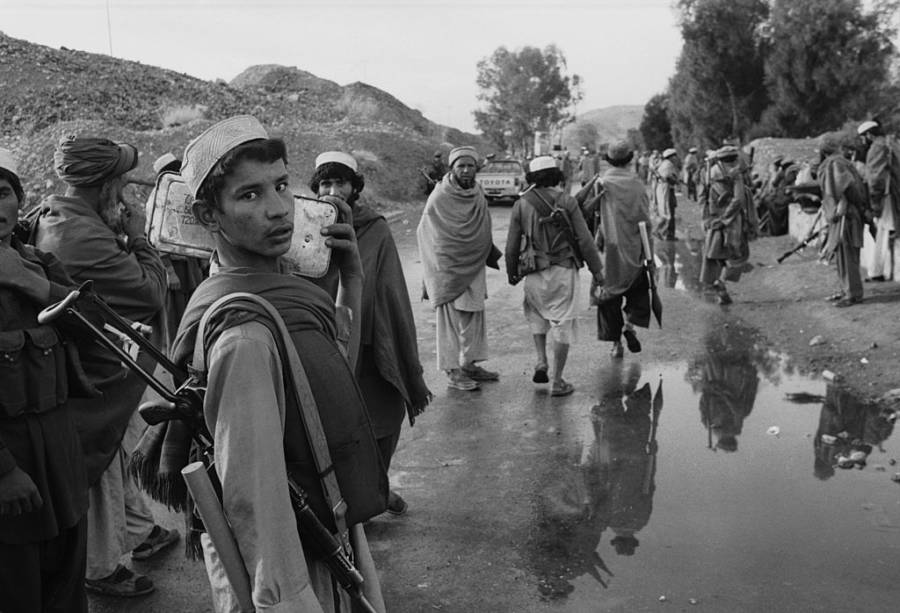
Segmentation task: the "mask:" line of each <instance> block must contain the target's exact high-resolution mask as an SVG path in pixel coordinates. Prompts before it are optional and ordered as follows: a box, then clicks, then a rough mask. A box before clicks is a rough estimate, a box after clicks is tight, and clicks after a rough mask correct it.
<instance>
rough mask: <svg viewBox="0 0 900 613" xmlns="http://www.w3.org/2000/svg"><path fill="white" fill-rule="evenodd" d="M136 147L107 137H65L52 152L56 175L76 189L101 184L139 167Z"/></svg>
mask: <svg viewBox="0 0 900 613" xmlns="http://www.w3.org/2000/svg"><path fill="white" fill-rule="evenodd" d="M137 163H138V150H137V149H136V148H135V147H134V145H129V144H127V143H114V142H113V141H111V140H109V139H107V138H92V137H76V136H74V135H66V136H63V137H62V138H61V139H59V144H58V145H57V147H56V151H55V152H54V153H53V167H54V169H55V170H56V175H57V176H58V177H59V178H60V179H62V180H63V181H65V182H66V183H67V184H69V185H72V186H75V187H87V186H92V185H100V184H102V183H104V182H106V181H108V180H109V179H112V178H114V177H118V176H120V175H124V174H125V173H126V172H128V171H129V170H131V169H132V168H134V167H135V166H137Z"/></svg>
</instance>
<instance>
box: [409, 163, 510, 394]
mask: <svg viewBox="0 0 900 613" xmlns="http://www.w3.org/2000/svg"><path fill="white" fill-rule="evenodd" d="M449 161H450V172H448V173H447V174H446V175H444V178H443V179H442V180H441V182H440V183H439V184H438V185H437V186H436V187H435V188H434V191H433V192H431V195H430V196H429V197H428V202H427V203H426V204H425V210H424V211H423V212H422V219H421V220H420V221H419V226H418V228H417V229H416V238H417V239H418V243H419V255H420V256H421V258H422V265H423V268H424V275H425V290H426V291H427V293H428V297H429V300H430V302H431V306H432V307H433V308H434V309H435V311H437V318H436V319H437V358H438V360H437V361H438V368H439V369H440V370H443V371H445V372H446V373H447V377H448V378H449V381H448V386H449V387H450V388H451V389H457V390H463V391H474V390H477V389H479V387H480V385H479V382H480V381H496V380H497V379H499V378H500V375H499V373H496V372H491V371H489V370H486V369H484V368H482V367H481V366H478V365H477V362H481V361H484V360H486V359H487V328H486V325H485V317H484V302H485V299H486V298H487V275H486V272H485V266H486V265H488V264H489V259H491V256H492V254H493V253H494V251H495V248H494V245H493V242H492V239H491V215H490V212H489V211H488V207H487V201H486V200H485V197H484V192H483V191H482V189H481V186H480V185H478V183H476V182H475V173H476V170H477V168H478V153H477V152H476V151H475V149H474V148H473V147H457V148H455V149H453V150H452V151H451V152H450V157H449ZM496 255H497V257H498V258H499V253H497V254H496ZM490 263H493V262H490Z"/></svg>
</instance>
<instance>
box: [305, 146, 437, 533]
mask: <svg viewBox="0 0 900 613" xmlns="http://www.w3.org/2000/svg"><path fill="white" fill-rule="evenodd" d="M364 186H365V179H364V178H363V176H362V174H360V172H359V168H358V165H357V163H356V160H355V159H354V158H353V156H351V155H349V154H347V153H343V152H340V151H327V152H325V153H323V154H321V155H319V156H318V157H317V158H316V170H315V173H314V174H313V178H312V180H311V181H310V182H309V188H310V189H311V190H312V191H313V192H314V193H316V194H318V195H319V196H320V197H322V196H337V197H338V198H340V199H341V200H343V201H344V202H346V203H347V204H348V205H350V207H351V209H352V210H353V229H354V231H355V232H356V240H357V242H358V244H359V256H360V259H361V260H362V264H363V292H362V312H361V314H360V317H361V318H362V337H361V339H360V351H359V358H358V360H357V362H356V380H357V382H358V383H359V387H360V391H361V392H362V395H363V398H364V399H365V401H366V407H367V408H368V409H369V416H370V417H371V418H372V427H373V429H374V430H375V438H376V440H377V441H378V449H379V451H380V452H381V459H382V460H383V461H384V467H385V470H386V471H387V470H388V469H389V468H390V465H391V457H392V456H393V455H394V450H395V449H396V448H397V442H398V441H399V440H400V428H401V426H402V425H403V416H404V415H407V416H408V417H409V425H410V426H412V425H413V424H414V423H415V419H416V416H417V415H419V414H420V413H422V412H423V411H424V410H425V407H426V406H427V405H428V402H429V401H430V400H431V392H430V391H429V389H428V387H427V386H426V385H425V381H424V379H423V378H422V365H421V364H420V363H419V347H418V342H417V339H416V322H415V320H414V319H413V313H412V307H411V306H410V303H409V292H408V291H407V289H406V279H405V278H404V276H403V267H402V265H401V263H400V254H398V253H397V245H396V244H395V243H394V237H393V236H392V235H391V229H390V227H389V226H388V223H387V221H386V220H385V219H384V217H383V216H381V215H379V214H378V213H376V212H375V211H374V210H372V208H371V207H369V206H366V205H365V204H362V203H360V202H359V194H360V192H361V191H362V190H363V187H364ZM406 508H407V504H406V501H404V500H403V498H402V497H401V496H400V495H399V494H398V493H397V492H395V491H393V490H391V491H390V494H389V497H388V507H387V510H388V512H389V513H392V514H394V515H402V514H403V513H405V512H406Z"/></svg>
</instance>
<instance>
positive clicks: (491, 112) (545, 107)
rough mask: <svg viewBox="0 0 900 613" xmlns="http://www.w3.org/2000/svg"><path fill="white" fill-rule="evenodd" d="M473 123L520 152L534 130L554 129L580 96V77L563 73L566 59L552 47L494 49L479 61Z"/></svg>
mask: <svg viewBox="0 0 900 613" xmlns="http://www.w3.org/2000/svg"><path fill="white" fill-rule="evenodd" d="M476 83H477V84H478V87H479V88H480V90H481V91H480V93H479V94H478V99H479V100H481V101H482V102H484V103H486V106H485V107H484V108H483V109H480V110H477V111H475V113H474V115H475V123H476V125H477V126H478V128H479V129H480V130H482V131H483V132H484V134H485V136H487V137H488V138H490V139H491V140H493V141H494V142H495V143H496V144H497V145H498V146H500V147H503V148H506V147H509V146H514V147H516V146H520V147H521V148H522V149H523V150H524V149H527V148H528V143H529V142H531V141H533V138H534V133H535V132H537V131H550V130H551V129H558V128H559V126H561V125H562V124H563V123H565V122H566V121H568V120H569V119H570V118H571V115H572V114H571V112H570V108H571V107H572V106H573V105H575V104H577V103H578V102H579V101H580V100H581V98H582V95H583V94H582V91H581V87H580V86H581V78H580V77H579V76H578V75H571V76H569V75H567V74H566V58H565V56H564V55H563V53H562V51H560V50H559V48H557V47H556V46H555V45H549V46H547V47H545V48H544V49H538V48H537V47H523V48H521V49H518V50H516V51H510V50H509V49H507V48H506V47H499V48H497V49H496V50H495V51H494V53H493V54H492V55H491V56H490V57H486V58H484V59H482V60H481V61H480V62H478V76H477V78H476Z"/></svg>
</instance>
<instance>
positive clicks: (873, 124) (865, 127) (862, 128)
mask: <svg viewBox="0 0 900 613" xmlns="http://www.w3.org/2000/svg"><path fill="white" fill-rule="evenodd" d="M877 127H878V122H877V121H871V120H869V121H864V122H862V123H861V124H859V127H858V128H856V133H857V134H860V135H862V134H865V133H866V132H868V131H869V130H871V129H872V128H877Z"/></svg>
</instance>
